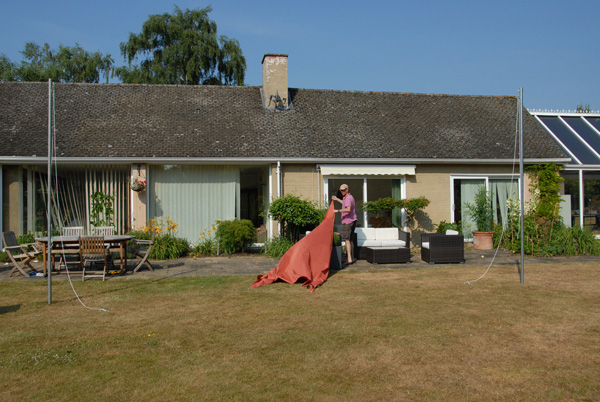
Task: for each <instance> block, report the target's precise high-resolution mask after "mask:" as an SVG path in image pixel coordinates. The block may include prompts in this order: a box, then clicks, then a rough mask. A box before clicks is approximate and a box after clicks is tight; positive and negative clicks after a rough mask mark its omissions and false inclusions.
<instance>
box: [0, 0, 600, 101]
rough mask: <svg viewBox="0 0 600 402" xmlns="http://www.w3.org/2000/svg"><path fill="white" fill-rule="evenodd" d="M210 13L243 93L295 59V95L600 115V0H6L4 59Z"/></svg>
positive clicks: (113, 41) (86, 44) (91, 45)
mask: <svg viewBox="0 0 600 402" xmlns="http://www.w3.org/2000/svg"><path fill="white" fill-rule="evenodd" d="M174 4H177V5H178V6H179V7H180V8H182V9H185V8H190V9H193V8H202V7H205V6H207V5H211V6H212V8H213V11H212V12H211V13H210V18H211V19H212V20H214V21H215V22H216V23H217V26H218V30H219V34H221V35H226V36H228V37H230V38H235V39H237V40H238V41H239V42H240V45H241V47H242V51H243V53H244V56H245V57H246V62H247V65H248V68H247V73H246V84H247V85H261V80H262V73H261V64H260V63H261V60H262V57H263V55H264V54H265V53H284V54H288V55H289V59H288V70H289V86H290V87H294V88H315V89H335V90H358V91H387V92H415V93H436V94H437V93H443V94H460V95H517V94H518V91H519V88H521V87H522V88H523V91H524V103H525V106H526V107H527V108H536V109H575V107H576V106H577V105H578V104H589V105H590V106H591V107H592V109H594V110H599V109H600V74H599V71H598V66H599V64H600V63H599V57H600V52H599V51H598V37H599V35H598V34H599V32H600V23H598V15H600V1H597V0H589V1H586V0H568V1H559V0H540V1H538V0H520V1H513V0H504V1H488V0H475V1H471V0H467V1H465V0H461V1H449V0H411V1H405V0H394V1H387V0H385V1H378V0H372V1H370V2H364V1H355V0H344V1H337V0H330V1H323V0H321V1H313V0H303V1H296V2H290V1H286V0H277V1H273V0H252V1H249V0H214V1H212V2H204V1H192V0H179V1H177V0H173V1H158V0H132V1H129V0H121V1H114V0H104V1H90V2H88V1H80V0H53V1H48V0H38V1H33V0H18V1H15V0H0V53H4V54H5V55H6V56H8V57H9V58H10V59H11V60H12V61H20V60H21V54H20V51H22V50H23V48H24V45H25V43H26V42H28V41H32V42H36V43H38V44H40V45H41V44H43V43H48V44H49V45H50V46H51V48H58V46H59V44H63V45H65V46H74V45H75V43H78V44H80V45H81V46H82V47H83V48H84V49H86V50H88V51H91V52H95V51H99V52H101V53H103V54H111V55H112V57H113V59H114V60H115V63H116V64H118V65H121V64H124V63H125V62H124V60H123V57H122V56H121V55H120V52H119V43H120V42H125V41H126V40H127V38H128V35H129V33H130V32H133V33H139V32H140V31H141V27H142V24H143V23H144V21H146V20H147V18H148V16H149V15H151V14H162V13H165V12H168V13H171V12H173V9H174Z"/></svg>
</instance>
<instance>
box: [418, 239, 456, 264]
mask: <svg viewBox="0 0 600 402" xmlns="http://www.w3.org/2000/svg"><path fill="white" fill-rule="evenodd" d="M464 242H465V237H464V236H463V235H459V234H444V233H424V234H422V235H421V259H422V260H423V261H425V262H428V263H430V264H435V263H463V262H465V244H464Z"/></svg>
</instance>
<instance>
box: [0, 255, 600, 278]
mask: <svg viewBox="0 0 600 402" xmlns="http://www.w3.org/2000/svg"><path fill="white" fill-rule="evenodd" d="M411 252H412V254H413V255H412V258H411V262H410V263H406V264H370V263H368V262H367V261H366V260H358V261H357V262H356V263H354V264H352V265H350V266H347V267H346V268H344V271H368V270H374V271H377V270H389V269H405V268H441V267H452V266H453V265H454V266H456V265H457V264H428V263H426V262H424V261H422V260H421V257H420V254H419V253H418V249H414V250H411ZM494 253H495V251H475V250H472V249H471V250H469V249H467V250H465V259H466V262H465V264H464V265H470V266H480V267H481V268H482V269H485V268H487V267H488V266H489V264H490V262H491V261H492V258H493V257H494ZM482 256H483V258H482ZM519 261H520V255H519V254H513V253H512V252H509V251H504V250H500V251H499V252H498V254H497V255H496V258H495V259H494V265H496V266H498V265H502V266H507V265H509V266H510V265H512V266H514V267H515V269H517V267H518V264H519ZM584 261H595V262H600V257H588V256H582V257H550V258H534V257H525V265H526V266H527V264H531V263H543V264H552V263H555V264H558V263H565V262H584ZM151 262H152V265H153V266H154V271H149V270H147V269H142V270H140V271H138V272H136V273H133V272H132V270H133V268H134V267H135V265H136V261H135V260H133V261H129V262H128V267H129V270H128V272H127V273H126V274H124V275H110V276H107V280H128V279H151V278H167V277H183V276H213V275H259V274H265V273H267V272H269V271H270V270H271V269H272V268H275V267H276V266H277V263H278V262H279V259H275V258H269V257H265V256H262V255H258V254H245V255H232V256H227V255H221V256H213V257H199V258H192V257H185V258H180V259H177V260H166V261H151ZM460 265H463V264H460ZM38 266H39V267H40V270H41V262H40V263H38V264H37V265H36V267H38ZM11 269H12V265H11V264H10V263H7V264H3V265H0V281H22V280H26V281H40V280H41V281H45V280H46V278H44V277H36V276H30V277H24V276H23V275H19V276H17V275H13V276H12V277H9V274H10V271H11ZM71 277H72V279H75V280H78V281H80V280H81V271H79V270H73V271H71ZM66 279H67V274H66V272H65V270H64V269H63V270H62V271H61V272H60V273H53V274H52V280H56V281H59V280H66Z"/></svg>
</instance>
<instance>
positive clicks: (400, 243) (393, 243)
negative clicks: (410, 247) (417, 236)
mask: <svg viewBox="0 0 600 402" xmlns="http://www.w3.org/2000/svg"><path fill="white" fill-rule="evenodd" d="M381 247H406V242H405V241H404V240H382V241H381Z"/></svg>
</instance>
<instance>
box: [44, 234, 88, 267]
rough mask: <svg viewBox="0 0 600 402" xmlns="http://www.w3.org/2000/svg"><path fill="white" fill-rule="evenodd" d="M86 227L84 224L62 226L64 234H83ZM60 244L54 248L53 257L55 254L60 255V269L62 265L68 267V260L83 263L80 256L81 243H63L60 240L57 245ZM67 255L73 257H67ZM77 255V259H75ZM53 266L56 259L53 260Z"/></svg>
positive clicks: (77, 235)
mask: <svg viewBox="0 0 600 402" xmlns="http://www.w3.org/2000/svg"><path fill="white" fill-rule="evenodd" d="M84 232H85V229H84V227H83V226H66V227H63V228H62V231H61V233H62V236H76V237H79V236H83V234H84ZM56 245H58V248H55V249H53V250H52V259H53V260H54V255H57V254H58V255H59V256H60V258H59V259H60V262H59V263H58V271H60V269H61V268H62V267H65V268H67V261H68V262H73V263H78V264H80V265H81V257H80V256H79V245H78V244H70V243H69V244H62V243H60V242H58V243H55V246H56ZM67 257H72V258H69V259H67ZM74 257H76V259H73V258H74ZM52 266H54V261H52Z"/></svg>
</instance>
